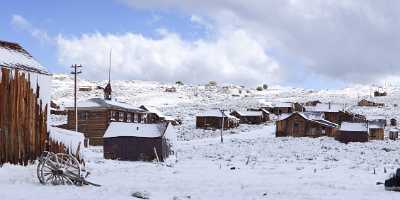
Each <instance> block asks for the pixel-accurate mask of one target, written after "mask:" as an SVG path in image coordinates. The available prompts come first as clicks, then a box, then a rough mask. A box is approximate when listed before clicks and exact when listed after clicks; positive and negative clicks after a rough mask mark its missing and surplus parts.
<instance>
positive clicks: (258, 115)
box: [231, 111, 267, 124]
mask: <svg viewBox="0 0 400 200" xmlns="http://www.w3.org/2000/svg"><path fill="white" fill-rule="evenodd" d="M231 115H232V116H235V117H236V118H238V119H239V120H240V123H241V124H261V123H264V122H266V121H267V119H265V118H264V114H263V112H262V111H233V112H231Z"/></svg>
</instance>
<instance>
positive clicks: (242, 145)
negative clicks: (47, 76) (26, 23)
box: [0, 75, 400, 200]
mask: <svg viewBox="0 0 400 200" xmlns="http://www.w3.org/2000/svg"><path fill="white" fill-rule="evenodd" d="M105 84H106V82H105V81H96V82H91V81H84V80H80V81H79V85H80V86H91V87H92V88H93V90H92V91H89V92H79V99H80V100H84V99H88V98H91V97H101V96H102V90H96V87H97V86H105ZM172 86H174V87H176V89H177V92H175V93H172V92H165V88H169V87H172ZM52 87H53V94H52V99H53V100H54V101H55V102H56V103H59V104H61V105H64V106H65V105H69V104H71V103H72V96H73V95H72V92H73V80H72V78H71V77H69V76H65V75H55V76H54V79H53V85H52ZM112 87H113V94H114V97H116V98H117V99H119V100H121V101H125V102H129V103H132V104H134V105H137V106H140V105H141V104H146V105H153V106H156V107H157V108H158V109H160V110H161V111H163V112H164V113H165V114H167V115H171V116H176V117H178V118H180V119H182V120H183V124H182V125H181V126H178V127H177V129H178V140H179V141H178V153H177V156H176V158H175V157H174V158H171V159H170V160H169V161H168V162H166V163H163V164H157V163H145V162H126V161H115V160H104V159H103V154H102V148H101V147H91V148H90V149H86V150H85V157H86V160H87V163H86V167H87V169H88V170H89V171H90V172H91V175H90V176H89V179H90V180H91V181H93V182H95V183H99V184H101V185H102V187H100V188H96V187H90V186H85V187H73V186H42V185H40V183H39V182H38V180H37V178H36V175H35V173H36V171H35V170H36V169H35V166H34V165H31V166H29V167H28V168H26V167H16V166H10V165H5V166H3V168H1V169H0V177H1V178H0V188H2V189H1V190H0V199H30V198H32V197H35V198H41V199H46V198H47V197H57V199H60V200H64V199H65V200H68V199H85V200H87V199H93V200H94V199H96V200H98V199H118V200H119V199H121V200H122V199H135V198H134V197H132V196H131V195H132V193H135V192H144V193H148V195H149V197H150V199H157V200H158V199H159V200H165V199H167V200H168V199H170V200H184V199H207V200H208V199H240V200H242V199H243V200H247V199H249V200H250V199H251V200H253V199H282V200H293V199H311V200H319V199H329V200H336V199H366V200H375V199H385V200H386V199H399V198H400V194H399V193H395V192H387V191H385V190H384V189H383V186H379V185H376V182H378V181H384V179H385V178H387V177H388V176H389V175H390V173H392V172H394V170H395V169H396V168H398V167H400V158H399V157H398V156H399V155H400V141H390V140H384V141H370V142H367V143H351V144H348V145H346V144H342V143H339V142H337V141H336V140H334V139H333V138H328V137H321V138H292V137H288V138H275V137H274V134H275V133H274V132H275V125H274V123H272V122H269V123H266V124H262V125H243V124H241V125H240V126H239V127H238V128H235V129H231V130H227V131H225V132H224V134H225V136H224V143H223V144H221V143H220V142H219V138H218V137H219V133H220V132H219V131H218V130H217V131H212V130H198V129H195V115H196V114H197V113H199V112H202V111H205V110H208V109H213V108H225V109H239V110H241V109H243V110H245V109H247V108H252V107H256V106H257V105H259V104H260V101H259V100H260V99H265V100H266V101H299V102H304V101H309V100H320V101H322V102H332V103H340V104H346V107H349V108H348V109H350V110H352V111H356V112H360V113H364V114H368V115H382V114H384V115H385V116H387V117H388V118H389V117H398V116H399V114H400V110H399V108H398V107H395V106H394V104H397V103H398V102H399V100H400V87H387V88H385V89H386V91H387V92H388V94H389V95H388V96H387V97H380V98H373V99H374V100H375V101H377V102H383V103H385V104H387V105H386V106H385V107H383V108H369V109H367V108H360V107H357V106H355V105H356V103H357V101H358V100H359V99H361V98H366V97H368V98H369V96H370V94H371V91H373V90H374V89H376V88H375V87H370V86H354V87H350V88H345V89H340V90H305V89H297V88H287V87H278V86H276V87H274V86H272V87H270V88H269V89H268V90H266V91H256V90H254V89H248V88H242V87H239V86H232V85H230V86H228V87H221V86H216V87H215V86H213V87H208V86H191V85H183V86H178V85H173V84H162V83H158V82H148V81H113V83H112ZM239 90H240V91H242V92H241V93H240V92H239ZM247 91H248V92H247ZM63 120H65V119H63V118H62V117H61V118H60V117H54V116H52V118H51V120H50V123H53V124H57V123H61V122H62V121H63ZM385 172H386V173H385ZM20 191H24V192H20Z"/></svg>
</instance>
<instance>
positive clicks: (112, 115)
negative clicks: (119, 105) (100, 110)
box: [110, 111, 117, 121]
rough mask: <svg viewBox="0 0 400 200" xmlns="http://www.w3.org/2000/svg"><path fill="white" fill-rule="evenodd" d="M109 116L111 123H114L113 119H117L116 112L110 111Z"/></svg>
mask: <svg viewBox="0 0 400 200" xmlns="http://www.w3.org/2000/svg"><path fill="white" fill-rule="evenodd" d="M110 115H111V121H115V119H116V118H117V112H115V111H111V113H110Z"/></svg>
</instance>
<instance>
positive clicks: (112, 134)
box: [103, 122, 176, 161]
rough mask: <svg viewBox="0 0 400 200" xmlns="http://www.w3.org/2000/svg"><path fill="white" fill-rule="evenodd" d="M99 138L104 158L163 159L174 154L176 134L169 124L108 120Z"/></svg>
mask: <svg viewBox="0 0 400 200" xmlns="http://www.w3.org/2000/svg"><path fill="white" fill-rule="evenodd" d="M103 138H104V143H103V147H104V148H103V149H104V158H105V159H113V160H128V161H140V160H141V161H152V160H158V161H164V160H165V159H166V158H167V157H168V156H169V155H171V154H173V153H174V143H175V141H176V133H175V130H174V128H173V127H172V125H170V124H169V123H160V124H140V123H125V122H111V124H110V126H109V127H108V129H107V131H106V133H105V135H104V136H103Z"/></svg>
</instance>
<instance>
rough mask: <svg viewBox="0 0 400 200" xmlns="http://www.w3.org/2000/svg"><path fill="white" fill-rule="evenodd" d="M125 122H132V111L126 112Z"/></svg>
mask: <svg viewBox="0 0 400 200" xmlns="http://www.w3.org/2000/svg"><path fill="white" fill-rule="evenodd" d="M126 122H132V113H127V114H126Z"/></svg>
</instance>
